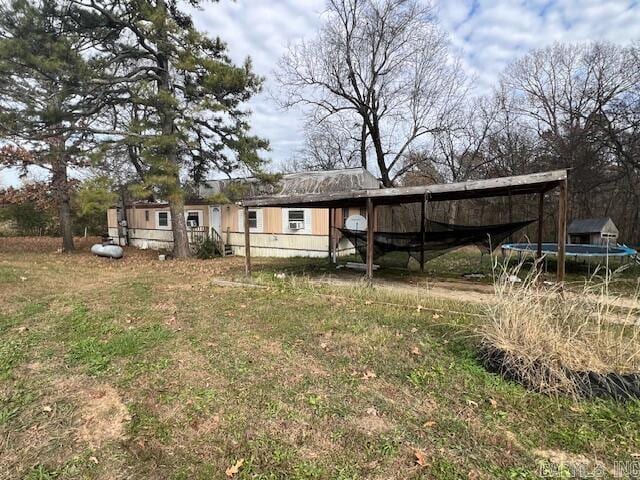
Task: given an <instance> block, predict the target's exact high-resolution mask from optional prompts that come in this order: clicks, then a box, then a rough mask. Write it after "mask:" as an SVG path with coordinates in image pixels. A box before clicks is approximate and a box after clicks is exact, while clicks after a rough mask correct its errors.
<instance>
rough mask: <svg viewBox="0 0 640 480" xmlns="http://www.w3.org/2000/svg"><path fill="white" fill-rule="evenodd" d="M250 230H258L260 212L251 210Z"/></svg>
mask: <svg viewBox="0 0 640 480" xmlns="http://www.w3.org/2000/svg"><path fill="white" fill-rule="evenodd" d="M249 228H250V229H251V228H258V212H257V211H256V210H249Z"/></svg>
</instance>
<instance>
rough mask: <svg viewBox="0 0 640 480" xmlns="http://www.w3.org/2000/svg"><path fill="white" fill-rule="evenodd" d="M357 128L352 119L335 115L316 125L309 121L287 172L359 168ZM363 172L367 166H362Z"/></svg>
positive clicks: (313, 119)
mask: <svg viewBox="0 0 640 480" xmlns="http://www.w3.org/2000/svg"><path fill="white" fill-rule="evenodd" d="M359 130H360V128H359V125H358V124H357V123H354V121H353V119H352V118H351V119H346V118H344V116H340V115H335V116H332V117H330V118H327V119H324V120H323V121H322V122H318V121H317V119H315V118H311V119H310V120H308V121H307V122H306V124H305V139H304V146H303V147H302V148H301V149H300V151H298V152H297V153H296V154H295V156H294V157H293V158H291V159H290V160H289V162H288V163H287V165H285V169H286V170H288V171H292V172H295V171H305V170H306V171H309V170H334V169H337V168H352V167H357V166H359V165H361V164H362V162H361V159H362V156H361V148H360V147H361V145H360V138H359V136H358V135H354V131H359ZM365 168H366V166H365Z"/></svg>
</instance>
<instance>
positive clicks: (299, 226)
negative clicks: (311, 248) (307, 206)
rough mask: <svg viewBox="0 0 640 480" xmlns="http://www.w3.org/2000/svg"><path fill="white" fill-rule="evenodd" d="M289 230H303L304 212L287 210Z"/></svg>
mask: <svg viewBox="0 0 640 480" xmlns="http://www.w3.org/2000/svg"><path fill="white" fill-rule="evenodd" d="M289 229H290V230H304V210H289Z"/></svg>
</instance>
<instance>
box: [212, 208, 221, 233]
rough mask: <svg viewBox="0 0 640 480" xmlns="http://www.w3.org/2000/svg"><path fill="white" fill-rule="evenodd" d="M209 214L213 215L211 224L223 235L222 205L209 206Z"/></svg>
mask: <svg viewBox="0 0 640 480" xmlns="http://www.w3.org/2000/svg"><path fill="white" fill-rule="evenodd" d="M209 215H210V217H211V226H212V227H213V229H214V230H215V231H216V232H218V235H222V211H221V210H220V207H209Z"/></svg>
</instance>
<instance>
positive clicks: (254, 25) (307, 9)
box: [0, 0, 640, 185]
mask: <svg viewBox="0 0 640 480" xmlns="http://www.w3.org/2000/svg"><path fill="white" fill-rule="evenodd" d="M324 5H325V1H324V0H237V1H236V2H232V1H231V0H221V1H220V3H217V4H214V3H206V2H205V3H204V6H203V8H202V9H201V10H200V11H198V12H196V13H195V14H194V19H195V22H196V25H197V26H198V28H200V29H202V30H206V31H208V32H210V34H211V35H214V36H215V35H218V36H220V38H222V39H223V40H224V41H225V42H227V43H228V46H229V53H230V55H231V57H232V58H233V59H234V60H235V61H236V62H241V61H243V60H244V58H246V57H247V56H250V57H251V58H252V59H253V62H254V67H255V70H256V72H257V73H259V74H260V75H263V76H265V77H266V78H267V82H266V88H265V90H266V91H265V92H264V93H262V94H261V95H259V96H258V97H256V98H255V99H254V100H252V101H251V108H252V110H253V115H252V120H251V124H252V126H253V129H254V132H255V133H256V134H258V135H260V136H262V137H265V138H267V139H268V140H269V141H270V142H271V151H270V152H269V153H268V157H269V158H271V159H272V160H273V166H272V168H273V169H277V166H278V164H279V163H280V162H283V161H286V160H287V159H289V158H290V157H291V156H292V155H295V152H296V150H297V149H298V148H300V146H301V137H302V134H301V125H302V116H301V113H300V112H295V111H286V112H285V111H282V110H280V109H279V107H278V106H277V105H276V104H275V103H274V102H273V100H272V99H271V97H270V95H269V90H270V89H272V88H273V83H272V82H271V81H270V78H271V77H272V72H273V70H274V69H275V68H276V64H277V61H278V59H279V58H280V57H281V56H282V54H283V52H284V51H285V50H286V48H287V45H288V44H290V43H291V42H295V41H296V40H298V39H300V38H303V37H304V36H311V35H313V33H314V31H315V29H316V28H317V27H318V25H319V22H320V17H321V14H322V12H323V10H324ZM436 8H437V15H438V18H439V21H440V24H441V26H442V28H443V29H444V30H446V31H447V32H448V33H449V35H450V38H451V42H452V44H453V46H454V48H455V50H456V51H457V53H458V54H459V55H460V56H461V58H462V59H463V64H464V66H465V68H466V70H467V72H468V73H469V74H471V75H472V76H474V78H476V88H477V90H478V91H480V92H485V91H489V90H490V88H491V86H492V85H494V84H495V82H496V79H497V77H498V75H499V73H500V71H501V70H502V69H503V68H504V67H505V66H506V65H507V64H508V63H509V62H510V61H512V60H514V59H515V58H517V57H519V56H521V55H522V54H523V53H525V52H526V51H527V50H529V49H532V48H538V47H542V46H545V45H548V44H550V43H553V42H554V41H590V40H602V39H604V40H610V41H614V42H618V43H629V42H631V41H634V40H638V39H640V27H639V26H640V1H638V0H633V1H630V0H561V1H560V0H558V1H553V0H552V1H548V0H520V1H519V0H470V1H466V0H438V1H437V2H436ZM15 183H17V176H16V175H15V173H7V172H0V184H4V185H7V184H15Z"/></svg>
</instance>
